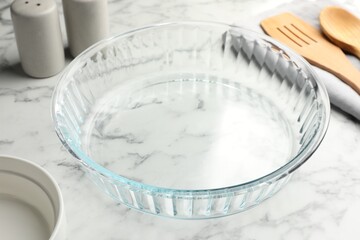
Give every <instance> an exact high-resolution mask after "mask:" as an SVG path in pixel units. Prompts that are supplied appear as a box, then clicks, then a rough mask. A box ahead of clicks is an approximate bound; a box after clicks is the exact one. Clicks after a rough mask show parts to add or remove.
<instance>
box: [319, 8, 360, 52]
mask: <svg viewBox="0 0 360 240" xmlns="http://www.w3.org/2000/svg"><path fill="white" fill-rule="evenodd" d="M320 25H321V29H322V31H323V32H324V33H325V35H326V36H327V37H328V38H329V39H330V40H331V41H332V42H333V43H335V44H336V45H338V46H339V47H341V48H342V49H344V50H345V51H347V52H350V53H352V54H354V55H355V56H357V57H358V58H360V19H358V18H357V17H355V16H354V15H352V14H351V13H350V12H348V11H346V10H345V9H343V8H339V7H327V8H325V9H324V10H322V11H321V13H320Z"/></svg>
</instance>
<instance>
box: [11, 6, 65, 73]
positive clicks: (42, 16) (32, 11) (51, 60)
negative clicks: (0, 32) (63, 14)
mask: <svg viewBox="0 0 360 240" xmlns="http://www.w3.org/2000/svg"><path fill="white" fill-rule="evenodd" d="M10 9H11V18H12V21H13V25H14V32H15V38H16V43H17V47H18V50H19V55H20V59H21V65H22V67H23V69H24V71H25V73H27V74H28V75H30V76H32V77H35V78H45V77H50V76H53V75H55V74H57V73H58V72H60V71H61V70H62V69H63V68H64V66H65V56H64V47H63V41H62V36H61V30H60V23H59V15H58V12H57V7H56V3H55V1H53V0H15V1H14V2H13V3H12V4H11V7H10Z"/></svg>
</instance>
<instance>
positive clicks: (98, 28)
mask: <svg viewBox="0 0 360 240" xmlns="http://www.w3.org/2000/svg"><path fill="white" fill-rule="evenodd" d="M62 2H63V8H64V16H65V23H66V31H67V37H68V42H69V47H70V53H71V54H72V55H73V56H74V57H76V56H77V55H78V54H80V53H81V52H82V51H84V50H85V49H86V48H88V47H89V46H91V45H92V44H94V43H96V42H98V41H99V40H102V39H104V38H106V37H107V36H108V33H109V23H108V22H109V21H108V7H107V0H63V1H62Z"/></svg>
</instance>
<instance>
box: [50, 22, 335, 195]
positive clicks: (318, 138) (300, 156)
mask: <svg viewBox="0 0 360 240" xmlns="http://www.w3.org/2000/svg"><path fill="white" fill-rule="evenodd" d="M172 25H173V26H176V25H202V26H205V25H207V26H219V27H226V28H227V29H228V30H230V29H231V30H235V31H236V30H240V31H241V33H246V34H249V35H251V36H252V37H256V38H257V39H259V40H261V41H265V42H267V43H270V44H272V45H275V46H276V47H278V48H279V49H280V52H282V53H285V54H286V55H288V56H289V57H290V60H289V61H292V62H294V61H296V62H300V63H301V64H302V66H304V67H303V69H306V71H307V77H308V78H311V79H313V80H314V81H315V86H314V87H315V88H317V90H318V95H320V99H321V100H322V101H323V104H321V105H322V106H323V108H324V111H323V113H324V114H323V116H322V119H323V121H322V122H321V123H320V124H322V127H320V128H319V130H320V132H318V131H317V133H316V134H315V135H314V136H313V137H315V139H313V140H312V141H310V142H309V143H308V144H307V145H306V146H305V147H304V148H303V149H302V150H300V151H299V152H298V153H297V154H296V155H295V156H294V157H293V158H291V159H290V160H289V161H288V162H287V163H286V164H284V165H282V166H281V167H279V168H277V169H275V170H274V171H272V172H270V173H268V174H266V175H263V176H261V177H258V178H255V179H253V180H249V181H247V182H244V183H240V184H237V185H232V186H226V187H219V188H209V189H177V188H167V187H158V186H155V185H151V184H146V183H140V182H137V181H135V180H132V179H130V178H126V177H123V176H121V175H118V174H116V173H115V172H113V171H111V170H109V169H107V168H105V167H103V166H101V165H100V164H98V163H96V162H95V161H94V160H92V159H91V158H90V157H89V156H87V155H86V154H85V153H84V152H83V151H82V150H81V149H79V148H77V147H74V146H73V145H71V143H69V142H68V141H67V139H66V138H65V136H64V135H63V133H62V132H61V130H60V128H59V125H58V123H57V117H56V112H57V104H56V102H57V99H58V97H59V92H60V90H61V89H62V88H63V87H64V86H65V85H66V84H67V83H68V82H69V79H70V78H69V77H68V76H69V75H71V74H72V73H73V72H74V71H75V70H76V68H75V66H76V65H77V64H78V63H79V62H82V61H83V60H85V59H87V58H88V57H90V56H91V55H92V54H93V53H95V52H97V50H100V49H102V48H103V47H105V46H106V45H108V44H111V43H113V42H115V41H116V40H118V39H119V38H123V37H126V36H129V35H132V34H134V33H137V32H142V31H146V30H149V29H155V28H161V27H166V26H172ZM58 79H59V80H58V83H57V84H56V86H55V88H54V91H53V94H52V99H51V117H52V121H53V124H54V126H55V132H56V134H57V135H58V137H59V139H60V141H61V142H62V144H63V145H64V146H65V147H66V148H67V150H68V151H69V152H70V153H71V154H72V155H73V156H74V157H75V158H77V159H78V160H79V161H80V162H81V164H82V165H84V166H85V167H86V168H88V169H90V170H92V171H94V172H96V173H98V174H100V175H101V176H103V177H106V178H110V179H112V180H115V181H119V182H121V183H123V184H126V185H129V186H130V187H134V188H136V189H143V190H146V191H149V192H156V193H158V194H170V195H190V194H191V195H209V192H212V193H215V192H216V194H229V193H231V192H234V191H239V190H242V189H249V188H252V187H254V186H260V185H263V184H268V183H272V182H274V181H277V180H279V179H281V178H283V177H285V176H287V175H289V174H291V173H292V172H294V171H295V170H296V169H298V168H299V167H300V166H301V165H302V164H303V163H305V162H306V161H307V160H308V159H309V158H310V157H311V156H312V154H313V153H314V152H315V151H316V149H317V148H318V147H319V145H320V144H321V142H322V140H323V139H324V137H325V134H326V132H327V129H328V126H329V122H330V100H329V96H328V93H327V91H326V88H325V85H324V83H323V82H322V80H321V79H320V78H319V77H318V75H317V74H316V72H315V71H314V70H313V69H312V67H311V65H310V64H309V63H308V62H307V61H306V60H305V59H304V58H303V57H302V56H300V55H299V54H297V53H295V51H293V50H292V49H290V48H289V47H287V46H285V45H284V44H282V43H280V42H279V41H277V40H275V39H273V38H272V37H270V36H267V35H265V34H262V33H259V32H256V31H253V30H250V29H248V28H246V27H243V26H240V25H234V24H227V23H222V22H215V21H173V22H165V23H157V24H150V25H146V26H143V27H139V28H134V29H132V30H129V31H125V32H121V33H119V34H116V35H114V36H112V37H109V38H106V39H104V40H101V41H99V42H97V43H95V44H94V45H92V46H90V47H89V48H87V49H86V50H84V51H83V52H82V53H81V54H79V55H78V56H77V57H76V58H74V59H73V60H72V62H71V63H70V64H69V65H68V66H67V67H66V68H65V69H64V70H63V71H62V73H61V74H60V75H59V76H58Z"/></svg>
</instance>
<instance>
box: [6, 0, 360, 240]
mask: <svg viewBox="0 0 360 240" xmlns="http://www.w3.org/2000/svg"><path fill="white" fill-rule="evenodd" d="M10 2H11V1H10V0H2V1H0V154H7V155H14V156H19V157H22V158H27V159H30V160H31V161H33V162H36V163H38V164H40V165H41V166H43V167H44V168H45V169H47V170H48V171H49V172H50V173H51V174H52V175H53V176H54V177H55V178H56V180H57V181H58V183H59V185H60V188H61V190H62V192H63V196H64V200H65V207H66V215H67V222H68V238H69V239H77V240H82V239H84V240H85V239H87V240H89V239H97V240H98V239H104V240H110V239H243V240H246V239H248V240H250V239H286V240H297V239H308V240H310V239H316V240H318V239H334V240H335V239H348V240H349V239H360V228H359V226H358V222H359V219H360V123H359V121H357V120H355V119H353V118H351V117H349V116H348V115H346V114H345V113H343V112H342V111H340V110H338V109H334V108H333V109H332V111H331V113H332V116H331V123H330V127H329V130H328V133H327V135H326V137H325V140H324V141H323V143H322V145H321V146H320V147H319V149H318V151H317V152H316V153H315V154H314V155H313V157H311V159H310V160H309V161H308V162H307V163H306V164H305V165H304V166H302V167H301V168H300V170H299V171H298V172H297V173H296V174H295V176H294V177H293V179H292V180H291V181H290V183H289V184H288V185H287V186H286V187H285V188H284V189H283V190H282V191H281V192H280V193H278V194H277V195H276V196H274V197H273V198H271V199H270V200H267V201H266V202H265V203H263V204H261V205H260V206H258V207H255V208H253V209H251V210H249V211H247V212H244V213H240V214H236V215H233V216H229V217H225V218H219V219H212V220H197V221H186V220H173V219H165V218H160V217H156V216H151V215H147V214H143V213H140V212H137V211H134V210H129V209H127V208H125V207H124V206H121V205H118V204H115V203H114V202H113V201H112V200H111V199H110V198H108V197H107V196H105V195H104V194H103V193H102V192H100V191H99V190H98V189H97V188H96V187H95V186H94V185H93V184H92V183H91V182H90V180H89V179H88V178H86V177H85V176H84V173H83V172H82V171H81V169H80V168H79V166H78V165H77V163H76V161H75V160H74V159H73V158H72V157H71V156H70V154H68V153H67V152H66V150H65V149H64V148H63V147H62V146H61V144H60V141H59V140H58V139H57V137H56V134H55V132H54V129H53V126H52V122H51V117H50V99H51V94H52V90H53V88H54V85H55V83H56V82H57V77H56V76H55V77H52V78H49V79H42V80H34V79H31V78H29V77H27V76H26V75H24V74H23V73H22V71H21V68H20V67H19V57H18V53H17V49H16V44H15V42H14V34H13V29H12V25H11V20H10V13H9V8H8V6H9V4H10ZM109 2H110V3H109V5H110V13H111V17H110V19H111V32H112V33H117V32H120V31H125V30H128V29H130V28H133V27H140V26H142V25H146V24H151V23H155V22H164V21H172V20H213V21H221V22H229V23H231V22H235V21H237V22H238V21H241V20H244V19H246V18H247V17H248V16H251V15H257V14H260V13H261V12H262V11H266V10H267V9H269V8H271V7H274V5H275V6H276V5H277V4H282V3H283V2H289V0H282V1H276V3H274V2H275V1H273V3H271V1H250V0H246V1H236V0H223V1H216V0H172V1H160V0H147V1H139V0H121V1H120V0H110V1H109ZM343 3H344V4H347V5H351V4H353V5H356V4H357V7H359V3H355V0H354V1H343ZM59 6H60V4H59ZM60 12H62V10H61V9H60ZM62 21H63V20H62ZM62 23H63V22H62ZM63 25H64V24H63ZM64 36H65V34H64ZM69 61H70V59H69ZM0 239H1V236H0Z"/></svg>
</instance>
